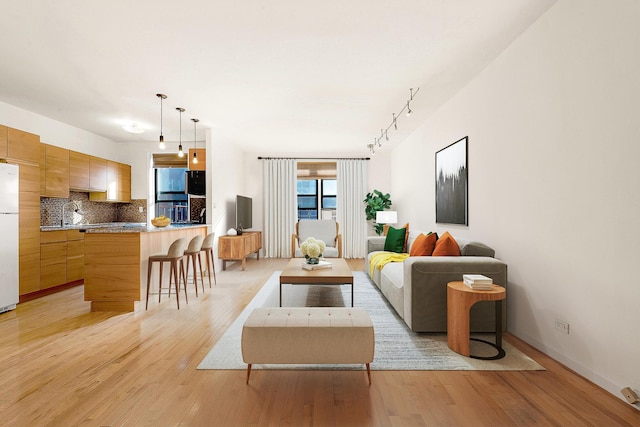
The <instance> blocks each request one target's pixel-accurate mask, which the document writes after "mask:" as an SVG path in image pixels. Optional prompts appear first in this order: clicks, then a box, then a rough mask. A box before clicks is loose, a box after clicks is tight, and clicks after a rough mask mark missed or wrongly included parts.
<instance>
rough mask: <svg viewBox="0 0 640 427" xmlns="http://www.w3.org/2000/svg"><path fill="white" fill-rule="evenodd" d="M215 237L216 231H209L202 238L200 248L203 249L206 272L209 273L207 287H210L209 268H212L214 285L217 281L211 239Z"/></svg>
mask: <svg viewBox="0 0 640 427" xmlns="http://www.w3.org/2000/svg"><path fill="white" fill-rule="evenodd" d="M215 237H216V233H209V234H207V237H205V238H204V242H202V248H201V249H202V250H203V251H204V256H205V258H207V273H208V274H209V287H211V269H212V268H213V283H215V284H216V285H217V284H218V282H217V281H216V264H215V260H214V259H213V240H214V238H215Z"/></svg>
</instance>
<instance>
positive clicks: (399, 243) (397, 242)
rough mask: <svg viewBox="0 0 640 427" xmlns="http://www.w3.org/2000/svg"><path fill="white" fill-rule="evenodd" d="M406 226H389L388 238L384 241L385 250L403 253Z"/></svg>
mask: <svg viewBox="0 0 640 427" xmlns="http://www.w3.org/2000/svg"><path fill="white" fill-rule="evenodd" d="M406 232H407V229H406V228H393V227H389V230H388V231H387V238H386V239H385V241H384V250H385V251H387V252H397V253H402V251H403V250H404V235H405V233H406Z"/></svg>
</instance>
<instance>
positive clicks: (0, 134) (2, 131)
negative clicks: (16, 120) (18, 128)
mask: <svg viewBox="0 0 640 427" xmlns="http://www.w3.org/2000/svg"><path fill="white" fill-rule="evenodd" d="M8 132H9V129H8V128H7V127H6V126H2V125H0V159H4V158H6V157H7V134H8Z"/></svg>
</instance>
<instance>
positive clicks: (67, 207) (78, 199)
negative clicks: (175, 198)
mask: <svg viewBox="0 0 640 427" xmlns="http://www.w3.org/2000/svg"><path fill="white" fill-rule="evenodd" d="M63 207H64V213H65V223H67V224H98V223H105V222H147V213H146V209H147V200H146V199H135V200H131V203H104V202H92V201H90V200H89V193H80V192H75V191H71V192H69V198H68V199H58V198H52V197H41V198H40V225H41V226H51V225H60V220H61V219H62V210H63ZM139 207H142V208H143V212H139Z"/></svg>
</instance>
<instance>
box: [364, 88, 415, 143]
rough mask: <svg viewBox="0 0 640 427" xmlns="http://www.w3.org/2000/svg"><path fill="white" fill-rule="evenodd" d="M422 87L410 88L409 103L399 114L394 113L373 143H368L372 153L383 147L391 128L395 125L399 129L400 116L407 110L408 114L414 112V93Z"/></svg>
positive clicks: (394, 127)
mask: <svg viewBox="0 0 640 427" xmlns="http://www.w3.org/2000/svg"><path fill="white" fill-rule="evenodd" d="M419 90H420V88H417V89H416V91H415V92H414V91H413V88H411V89H409V95H410V96H409V99H408V100H407V103H406V104H405V105H404V106H403V107H402V110H400V112H399V113H398V114H396V113H393V119H392V120H391V124H389V126H387V128H386V129H384V128H383V129H380V136H379V137H376V138H373V144H367V149H368V150H369V151H370V152H371V154H375V151H376V148H378V149H380V148H382V140H383V139H384V140H385V141H389V129H391V127H392V126H393V129H394V130H398V116H401V115H402V113H404V112H405V111H406V112H407V116H410V115H411V113H413V110H412V109H411V101H413V97H414V95H416V94H417V93H418V91H419Z"/></svg>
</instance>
